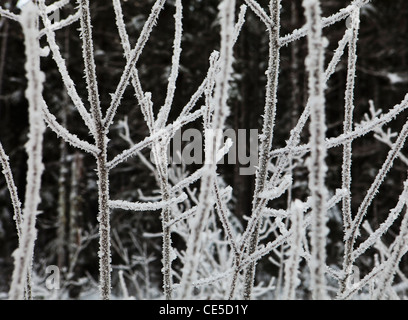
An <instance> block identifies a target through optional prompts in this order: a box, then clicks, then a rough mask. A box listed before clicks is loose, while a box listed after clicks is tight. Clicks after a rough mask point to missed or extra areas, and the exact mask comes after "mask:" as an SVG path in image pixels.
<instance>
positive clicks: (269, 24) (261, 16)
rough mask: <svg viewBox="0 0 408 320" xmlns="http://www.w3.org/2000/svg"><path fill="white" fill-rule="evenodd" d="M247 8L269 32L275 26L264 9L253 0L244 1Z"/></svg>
mask: <svg viewBox="0 0 408 320" xmlns="http://www.w3.org/2000/svg"><path fill="white" fill-rule="evenodd" d="M245 2H246V3H247V5H248V7H250V8H251V10H252V11H253V12H254V13H255V14H256V15H257V16H258V17H259V19H260V20H261V21H262V22H263V23H264V24H265V25H266V27H267V28H268V29H269V30H271V29H272V28H273V27H274V26H275V22H274V21H272V19H271V18H270V17H269V16H268V14H267V13H266V12H265V10H264V9H262V7H261V6H260V5H259V3H258V2H256V1H255V0H245Z"/></svg>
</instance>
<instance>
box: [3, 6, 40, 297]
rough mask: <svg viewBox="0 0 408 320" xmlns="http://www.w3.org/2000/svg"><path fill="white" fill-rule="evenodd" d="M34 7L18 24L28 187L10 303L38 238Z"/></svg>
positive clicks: (18, 293)
mask: <svg viewBox="0 0 408 320" xmlns="http://www.w3.org/2000/svg"><path fill="white" fill-rule="evenodd" d="M37 20H38V11H37V7H36V6H35V5H34V4H32V3H28V4H27V5H25V6H24V8H23V11H22V17H21V24H22V27H23V32H24V39H25V53H26V58H27V61H26V64H25V68H26V72H27V80H28V87H27V90H26V97H27V100H28V104H29V125H30V128H29V135H28V142H27V144H26V151H27V154H28V160H27V167H28V168H27V178H26V179H27V185H26V193H25V202H24V210H23V225H22V228H21V241H20V243H19V247H18V249H17V250H16V251H15V253H14V270H13V275H12V281H11V286H10V291H9V298H10V299H11V300H17V299H22V298H23V296H24V286H25V280H26V279H27V272H29V270H31V269H32V266H31V265H32V261H33V255H34V243H35V240H36V237H37V230H36V228H35V222H36V216H37V214H38V205H39V203H40V202H41V197H40V188H41V175H42V172H43V170H44V166H43V163H42V142H43V133H44V130H45V124H44V122H43V120H42V111H41V104H42V90H43V86H42V82H43V81H44V74H43V73H42V72H41V70H40V44H39V40H38V34H39V32H38V24H37Z"/></svg>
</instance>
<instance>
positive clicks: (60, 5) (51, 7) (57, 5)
mask: <svg viewBox="0 0 408 320" xmlns="http://www.w3.org/2000/svg"><path fill="white" fill-rule="evenodd" d="M69 1H70V0H59V1H55V2H54V3H52V4H50V5H49V6H47V11H46V12H47V13H52V12H54V11H56V10H59V9H62V8H63V7H64V6H66V5H67V4H68V3H69Z"/></svg>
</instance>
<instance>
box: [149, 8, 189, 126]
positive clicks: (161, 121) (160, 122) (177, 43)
mask: <svg viewBox="0 0 408 320" xmlns="http://www.w3.org/2000/svg"><path fill="white" fill-rule="evenodd" d="M182 16H183V7H182V4H181V0H176V14H175V15H174V19H175V34H174V42H173V57H172V59H171V61H172V63H171V70H170V76H169V79H168V85H167V93H166V98H165V101H164V105H163V106H162V107H161V108H160V111H159V114H158V115H157V120H156V124H155V125H156V128H158V129H161V128H163V127H164V126H165V124H166V122H167V119H168V117H169V113H170V109H171V105H172V103H173V99H174V93H175V91H176V81H177V77H178V73H179V67H180V55H181V35H182V32H183V25H182Z"/></svg>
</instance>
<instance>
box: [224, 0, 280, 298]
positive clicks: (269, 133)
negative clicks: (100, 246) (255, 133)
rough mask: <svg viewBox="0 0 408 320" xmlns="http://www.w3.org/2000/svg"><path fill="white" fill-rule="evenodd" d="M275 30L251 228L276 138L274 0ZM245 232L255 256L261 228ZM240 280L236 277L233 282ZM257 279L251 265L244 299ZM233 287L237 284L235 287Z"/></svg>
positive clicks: (275, 8)
mask: <svg viewBox="0 0 408 320" xmlns="http://www.w3.org/2000/svg"><path fill="white" fill-rule="evenodd" d="M270 8H271V17H272V18H271V19H272V26H271V27H270V28H268V36H269V43H268V50H269V59H268V69H267V70H266V78H267V83H266V94H265V107H264V116H263V125H262V133H261V135H260V144H259V161H258V163H259V165H258V169H257V170H256V175H255V190H254V197H253V201H252V212H251V221H250V223H248V226H249V225H251V224H252V222H253V221H254V220H257V219H258V218H259V215H260V213H261V212H262V208H263V207H265V205H266V201H264V202H262V201H260V197H259V193H260V192H262V191H263V190H264V188H265V183H266V180H267V178H268V163H269V157H268V154H269V152H270V150H271V147H272V144H273V137H274V129H275V119H276V108H277V100H278V97H277V92H278V81H279V67H280V48H279V46H278V40H279V35H280V10H281V1H280V0H272V1H271V2H270ZM246 232H251V238H250V240H249V248H248V255H252V254H253V253H254V252H255V250H256V247H257V245H258V233H259V224H257V225H256V226H255V227H254V229H252V228H251V229H248V227H247V229H246ZM236 278H237V276H236V275H235V276H234V281H235V279H236ZM254 279H255V264H250V265H249V267H248V268H247V270H246V271H245V284H244V299H245V300H250V299H251V294H252V288H253V285H254ZM232 286H233V287H234V286H235V284H233V285H232Z"/></svg>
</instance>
